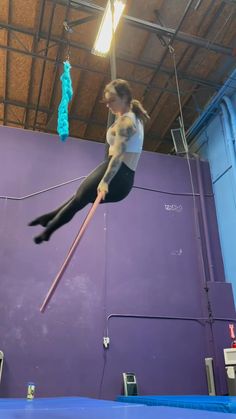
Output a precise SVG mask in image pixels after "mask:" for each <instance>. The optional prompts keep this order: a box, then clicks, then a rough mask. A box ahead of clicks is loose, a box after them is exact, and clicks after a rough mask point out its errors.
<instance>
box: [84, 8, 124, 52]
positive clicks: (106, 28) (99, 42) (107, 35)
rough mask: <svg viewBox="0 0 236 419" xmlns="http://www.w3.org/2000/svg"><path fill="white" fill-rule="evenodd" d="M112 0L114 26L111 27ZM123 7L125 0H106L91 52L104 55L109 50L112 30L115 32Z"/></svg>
mask: <svg viewBox="0 0 236 419" xmlns="http://www.w3.org/2000/svg"><path fill="white" fill-rule="evenodd" d="M112 1H114V28H112V9H111V2H112ZM124 8H125V0H108V2H107V5H106V9H105V12H104V15H103V18H102V23H101V25H100V28H99V31H98V34H97V38H96V41H95V44H94V46H93V49H92V54H95V55H101V56H105V55H106V54H107V53H108V52H109V49H110V46H111V41H112V36H113V30H114V32H115V30H116V28H117V26H118V23H119V21H120V18H121V15H122V13H123V10H124ZM112 29H113V30H112Z"/></svg>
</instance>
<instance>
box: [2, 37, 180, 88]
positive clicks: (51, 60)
mask: <svg viewBox="0 0 236 419" xmlns="http://www.w3.org/2000/svg"><path fill="white" fill-rule="evenodd" d="M0 49H5V50H8V51H12V52H16V53H18V54H24V55H28V56H30V57H35V58H39V59H41V60H44V61H45V62H46V61H49V62H51V63H55V64H60V65H63V61H61V60H55V59H53V58H50V57H47V56H45V55H38V54H36V53H33V52H30V51H25V50H19V49H17V48H13V47H7V46H6V45H2V44H0ZM71 67H74V68H78V69H80V70H83V71H86V72H90V73H97V74H101V75H103V76H106V77H107V79H108V80H110V73H104V72H103V71H100V70H96V69H95V68H93V67H85V66H82V65H80V64H71ZM126 80H127V81H129V82H131V83H133V84H138V85H142V86H146V85H147V83H145V82H143V81H140V80H134V79H130V78H128V77H126ZM152 88H153V89H155V90H159V91H160V92H167V93H170V94H173V95H176V94H177V92H176V89H171V88H163V87H161V86H157V85H156V84H152ZM182 93H183V94H184V92H182Z"/></svg>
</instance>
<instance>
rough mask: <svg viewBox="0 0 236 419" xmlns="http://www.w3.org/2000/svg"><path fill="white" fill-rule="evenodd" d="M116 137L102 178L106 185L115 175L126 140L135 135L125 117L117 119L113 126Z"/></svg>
mask: <svg viewBox="0 0 236 419" xmlns="http://www.w3.org/2000/svg"><path fill="white" fill-rule="evenodd" d="M115 128H116V135H115V143H114V146H113V150H114V154H113V156H112V158H111V160H110V163H109V165H108V168H107V170H106V172H105V174H104V176H103V181H104V182H106V183H108V184H109V182H111V180H112V179H113V177H114V176H115V174H116V173H117V172H118V170H119V168H120V166H121V163H122V160H123V156H124V153H125V151H126V144H127V141H128V139H129V138H130V137H131V136H132V135H133V134H134V133H135V131H136V129H135V126H134V124H133V121H132V120H131V119H130V118H129V117H127V116H124V117H121V118H119V121H118V123H117V124H116V126H115Z"/></svg>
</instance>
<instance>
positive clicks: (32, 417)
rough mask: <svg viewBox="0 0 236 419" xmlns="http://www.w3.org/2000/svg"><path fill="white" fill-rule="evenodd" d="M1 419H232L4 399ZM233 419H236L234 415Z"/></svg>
mask: <svg viewBox="0 0 236 419" xmlns="http://www.w3.org/2000/svg"><path fill="white" fill-rule="evenodd" d="M0 418H1V419H228V418H229V414H228V413H220V412H207V411H203V410H190V409H180V408H176V407H163V406H145V405H137V404H134V403H132V404H131V403H128V404H126V403H119V402H111V401H106V400H95V399H89V398H80V397H63V398H45V399H44V398H42V399H34V400H32V401H27V400H25V399H0ZM230 419H236V415H234V414H231V415H230Z"/></svg>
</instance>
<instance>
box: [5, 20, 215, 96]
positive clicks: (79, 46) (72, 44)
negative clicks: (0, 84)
mask: <svg viewBox="0 0 236 419" xmlns="http://www.w3.org/2000/svg"><path fill="white" fill-rule="evenodd" d="M0 27H2V28H4V29H8V30H10V31H16V32H19V33H24V34H27V35H30V36H32V37H34V36H35V33H34V31H32V30H31V29H25V28H21V27H19V26H16V25H9V24H6V23H1V22H0ZM38 36H39V37H40V38H42V39H47V34H45V33H42V32H40V33H39V34H38ZM50 39H51V41H52V42H55V46H56V45H57V44H64V45H65V46H66V45H69V46H70V48H76V49H82V50H85V51H87V52H89V53H90V52H91V48H89V47H87V46H85V45H82V44H79V43H78V42H73V41H67V40H66V39H61V38H60V37H55V36H51V38H50ZM0 48H2V49H6V45H0ZM12 51H15V52H17V51H18V50H17V49H16V48H15V49H14V48H13V49H12ZM19 52H21V53H23V51H20V50H19ZM24 53H26V54H27V53H28V55H30V54H32V53H31V51H27V50H24ZM32 56H34V57H35V58H41V59H45V60H48V61H51V62H55V63H57V62H59V61H57V60H54V59H52V58H47V57H45V56H42V55H40V54H39V53H38V54H36V53H34V55H32ZM117 59H118V60H121V61H124V62H128V63H131V64H136V65H139V66H140V67H145V68H149V69H150V70H154V71H155V70H156V68H157V66H158V67H160V68H159V71H160V72H161V73H166V74H167V73H169V74H171V73H172V70H169V69H167V68H165V67H163V66H160V65H159V64H160V63H149V62H147V61H144V60H137V59H135V58H129V57H126V56H125V55H124V54H122V53H118V54H117ZM59 63H60V62H59ZM81 69H82V68H81ZM85 71H86V69H85ZM87 71H93V72H97V73H101V72H99V71H97V70H96V69H91V70H90V69H87ZM179 76H180V77H181V78H183V79H186V80H189V81H193V82H194V83H195V82H197V83H198V84H202V85H206V86H211V87H214V88H216V89H218V88H220V87H221V86H222V85H221V83H217V82H214V81H211V80H207V79H202V78H197V81H196V77H194V76H190V75H188V74H186V73H184V72H179Z"/></svg>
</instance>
